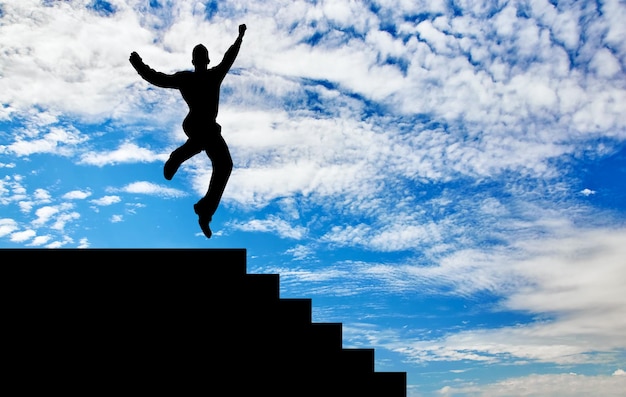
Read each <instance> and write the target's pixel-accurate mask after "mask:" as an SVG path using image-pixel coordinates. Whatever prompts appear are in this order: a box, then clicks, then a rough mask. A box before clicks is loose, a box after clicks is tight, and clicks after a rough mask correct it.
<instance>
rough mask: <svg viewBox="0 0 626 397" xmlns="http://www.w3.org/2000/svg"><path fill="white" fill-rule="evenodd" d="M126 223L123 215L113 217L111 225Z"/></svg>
mask: <svg viewBox="0 0 626 397" xmlns="http://www.w3.org/2000/svg"><path fill="white" fill-rule="evenodd" d="M123 221H124V217H123V216H122V215H113V216H111V223H119V222H123Z"/></svg>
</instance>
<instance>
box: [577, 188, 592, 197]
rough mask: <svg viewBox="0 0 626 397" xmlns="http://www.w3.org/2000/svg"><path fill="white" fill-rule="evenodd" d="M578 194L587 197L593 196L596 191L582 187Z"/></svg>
mask: <svg viewBox="0 0 626 397" xmlns="http://www.w3.org/2000/svg"><path fill="white" fill-rule="evenodd" d="M580 194H582V195H583V196H587V197H589V196H593V195H594V194H596V191H595V190H591V189H586V188H585V189H583V190H581V191H580Z"/></svg>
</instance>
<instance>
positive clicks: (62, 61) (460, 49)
mask: <svg viewBox="0 0 626 397" xmlns="http://www.w3.org/2000/svg"><path fill="white" fill-rule="evenodd" d="M624 20H626V4H625V3H624V2H623V1H617V0H607V1H591V2H583V1H547V0H528V1H512V0H511V1H469V0H447V1H419V0H417V1H416V0H411V1H403V0H381V1H343V0H334V1H293V0H288V1H266V2H251V1H219V2H216V1H209V2H206V1H204V2H203V1H187V0H180V1H176V2H170V1H155V0H153V1H134V0H126V1H122V0H112V1H103V0H100V1H91V0H89V1H87V0H85V1H72V0H70V1H52V0H48V1H30V0H19V1H17V0H9V1H7V0H0V48H1V51H0V104H1V106H0V247H3V248H14V247H23V248H34V247H66V248H75V247H83V248H150V247H158V248H231V247H232V248H246V249H247V250H248V268H249V271H250V272H257V273H280V274H281V295H282V296H283V297H296V298H311V299H312V300H313V307H314V320H315V321H333V322H342V323H343V324H344V346H345V347H373V348H375V349H376V359H377V361H376V370H377V371H405V372H407V375H408V396H409V397H416V396H504V395H509V396H510V395H527V396H531V395H532V396H554V395H559V396H583V395H584V396H587V395H604V396H618V395H623V394H622V393H623V390H624V389H626V376H624V375H626V373H625V372H624V371H625V370H626V308H625V305H624V298H623V296H624V293H623V291H624V288H625V287H626V259H624V258H626V244H625V243H626V200H625V199H626V112H624V109H625V104H626V78H625V77H626V40H625V39H626V25H624V24H623V21H624ZM240 23H245V24H247V26H248V31H247V32H246V36H245V38H244V42H243V45H242V47H241V51H240V53H239V56H238V58H237V60H236V61H235V64H234V65H233V68H232V69H231V72H230V74H229V75H228V76H227V77H226V79H225V80H224V84H223V86H222V97H221V106H220V113H219V115H218V122H219V123H220V124H221V125H222V128H223V130H222V133H223V136H224V138H225V140H226V142H227V143H228V145H229V147H230V150H231V154H232V157H233V161H234V170H233V173H232V175H231V179H230V181H229V184H228V186H227V187H226V190H225V192H224V197H223V201H222V204H221V206H220V208H219V209H218V212H217V213H216V215H215V217H214V220H213V222H212V228H213V229H214V233H215V234H214V237H213V238H212V239H210V240H208V239H206V238H205V237H204V236H203V235H202V234H201V232H200V229H199V228H198V226H197V220H196V219H197V218H196V216H195V214H194V213H193V209H192V205H193V204H194V203H195V202H196V201H197V200H198V199H199V198H200V197H201V196H202V195H203V194H204V193H205V190H206V188H207V184H208V178H209V175H210V163H209V161H208V159H207V158H206V156H203V155H198V156H196V157H194V158H193V159H191V160H190V161H188V162H187V163H185V165H183V167H181V169H180V170H179V172H178V173H177V174H176V176H175V177H174V179H173V180H172V181H166V180H165V179H164V178H163V173H162V166H163V162H164V160H166V159H167V157H168V155H169V153H170V152H171V150H173V149H174V148H176V147H177V146H178V145H180V144H181V143H182V142H184V138H185V137H184V134H183V132H182V128H181V122H182V120H183V118H184V116H185V114H186V110H187V109H186V106H185V104H184V103H183V101H182V99H181V98H180V95H179V94H178V93H177V92H176V91H173V90H166V89H159V88H154V87H150V86H149V85H148V84H147V83H146V82H144V81H143V80H142V79H141V78H140V77H139V76H138V75H137V73H136V72H135V70H134V69H133V68H132V66H131V65H130V63H129V62H128V57H129V55H130V53H131V52H132V51H137V52H138V53H139V54H140V55H141V56H142V57H143V60H144V61H145V62H146V63H147V64H149V65H150V66H151V67H153V68H155V69H157V70H159V71H163V72H168V73H171V72H174V71H177V70H184V69H191V68H192V65H191V50H192V49H193V47H194V46H195V45H196V44H198V43H203V44H205V45H206V46H207V48H208V49H209V53H210V56H211V59H212V61H213V62H214V63H217V62H218V61H219V60H221V57H222V56H223V54H224V52H225V51H226V49H227V48H228V47H229V46H230V45H231V44H232V43H233V42H234V40H235V38H236V37H237V26H238V25H239V24H240Z"/></svg>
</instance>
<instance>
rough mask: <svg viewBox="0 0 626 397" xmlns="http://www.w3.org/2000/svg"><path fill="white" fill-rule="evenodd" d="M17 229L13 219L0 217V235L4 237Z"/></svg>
mask: <svg viewBox="0 0 626 397" xmlns="http://www.w3.org/2000/svg"><path fill="white" fill-rule="evenodd" d="M17 229H18V225H17V222H16V221H15V220H13V219H9V218H2V219H0V237H4V236H6V235H8V234H11V233H13V232H14V231H16V230H17Z"/></svg>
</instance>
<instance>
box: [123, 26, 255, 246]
mask: <svg viewBox="0 0 626 397" xmlns="http://www.w3.org/2000/svg"><path fill="white" fill-rule="evenodd" d="M245 32H246V25H243V24H242V25H239V36H238V37H237V39H236V40H235V43H234V44H233V45H231V46H230V48H229V49H228V51H226V53H225V54H224V59H223V60H222V62H221V63H220V64H219V65H217V66H215V67H213V68H211V69H209V68H208V65H209V62H210V60H209V52H208V50H207V49H206V47H205V46H203V45H202V44H198V45H197V46H195V47H194V49H193V53H192V61H191V63H192V64H193V65H194V68H195V70H194V71H193V72H191V71H181V72H177V73H174V74H165V73H161V72H157V71H155V70H154V69H151V68H150V67H149V66H148V65H146V64H145V63H143V61H142V59H141V57H140V56H139V54H137V53H136V52H133V53H131V54H130V63H131V64H132V65H133V67H134V68H135V70H137V73H139V75H140V76H141V77H142V78H143V79H145V80H146V81H148V82H149V83H151V84H154V85H156V86H158V87H163V88H176V89H178V90H180V93H181V94H182V96H183V99H184V100H185V102H187V105H188V106H189V113H188V114H187V117H185V120H184V121H183V131H184V132H185V135H187V138H188V139H187V141H186V142H185V143H184V144H183V145H182V146H181V147H179V148H177V149H176V150H174V151H173V152H172V154H170V158H169V159H168V160H167V161H166V162H165V166H164V167H163V175H164V176H165V179H167V180H168V181H169V180H171V179H172V177H174V174H175V173H176V171H177V170H178V167H180V165H181V164H182V163H183V162H185V161H186V160H188V159H190V158H191V157H193V156H195V155H196V154H198V153H200V152H201V151H203V150H204V151H205V152H206V154H207V156H209V159H210V160H211V164H212V167H213V172H212V174H211V181H210V182H209V189H208V190H207V193H206V195H205V196H204V197H202V198H201V199H200V200H199V201H198V202H197V203H196V204H194V206H193V209H194V211H195V213H196V214H197V215H198V223H199V224H200V228H201V229H202V232H203V233H204V235H205V236H206V237H207V238H211V234H212V232H211V228H210V227H209V223H210V222H211V219H212V218H213V214H214V213H215V210H216V209H217V206H218V204H219V202H220V199H221V198H222V194H223V193H224V188H225V187H226V182H228V178H229V177H230V173H231V171H232V169H233V160H232V159H231V157H230V152H229V151H228V146H226V142H225V141H224V138H222V134H221V131H222V127H221V126H220V125H219V124H217V122H216V118H217V112H218V107H219V99H220V86H221V84H222V80H224V77H225V76H226V73H228V71H229V70H230V67H231V66H232V64H233V62H235V58H236V57H237V54H238V53H239V47H240V46H241V41H242V39H243V36H244V34H245Z"/></svg>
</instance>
